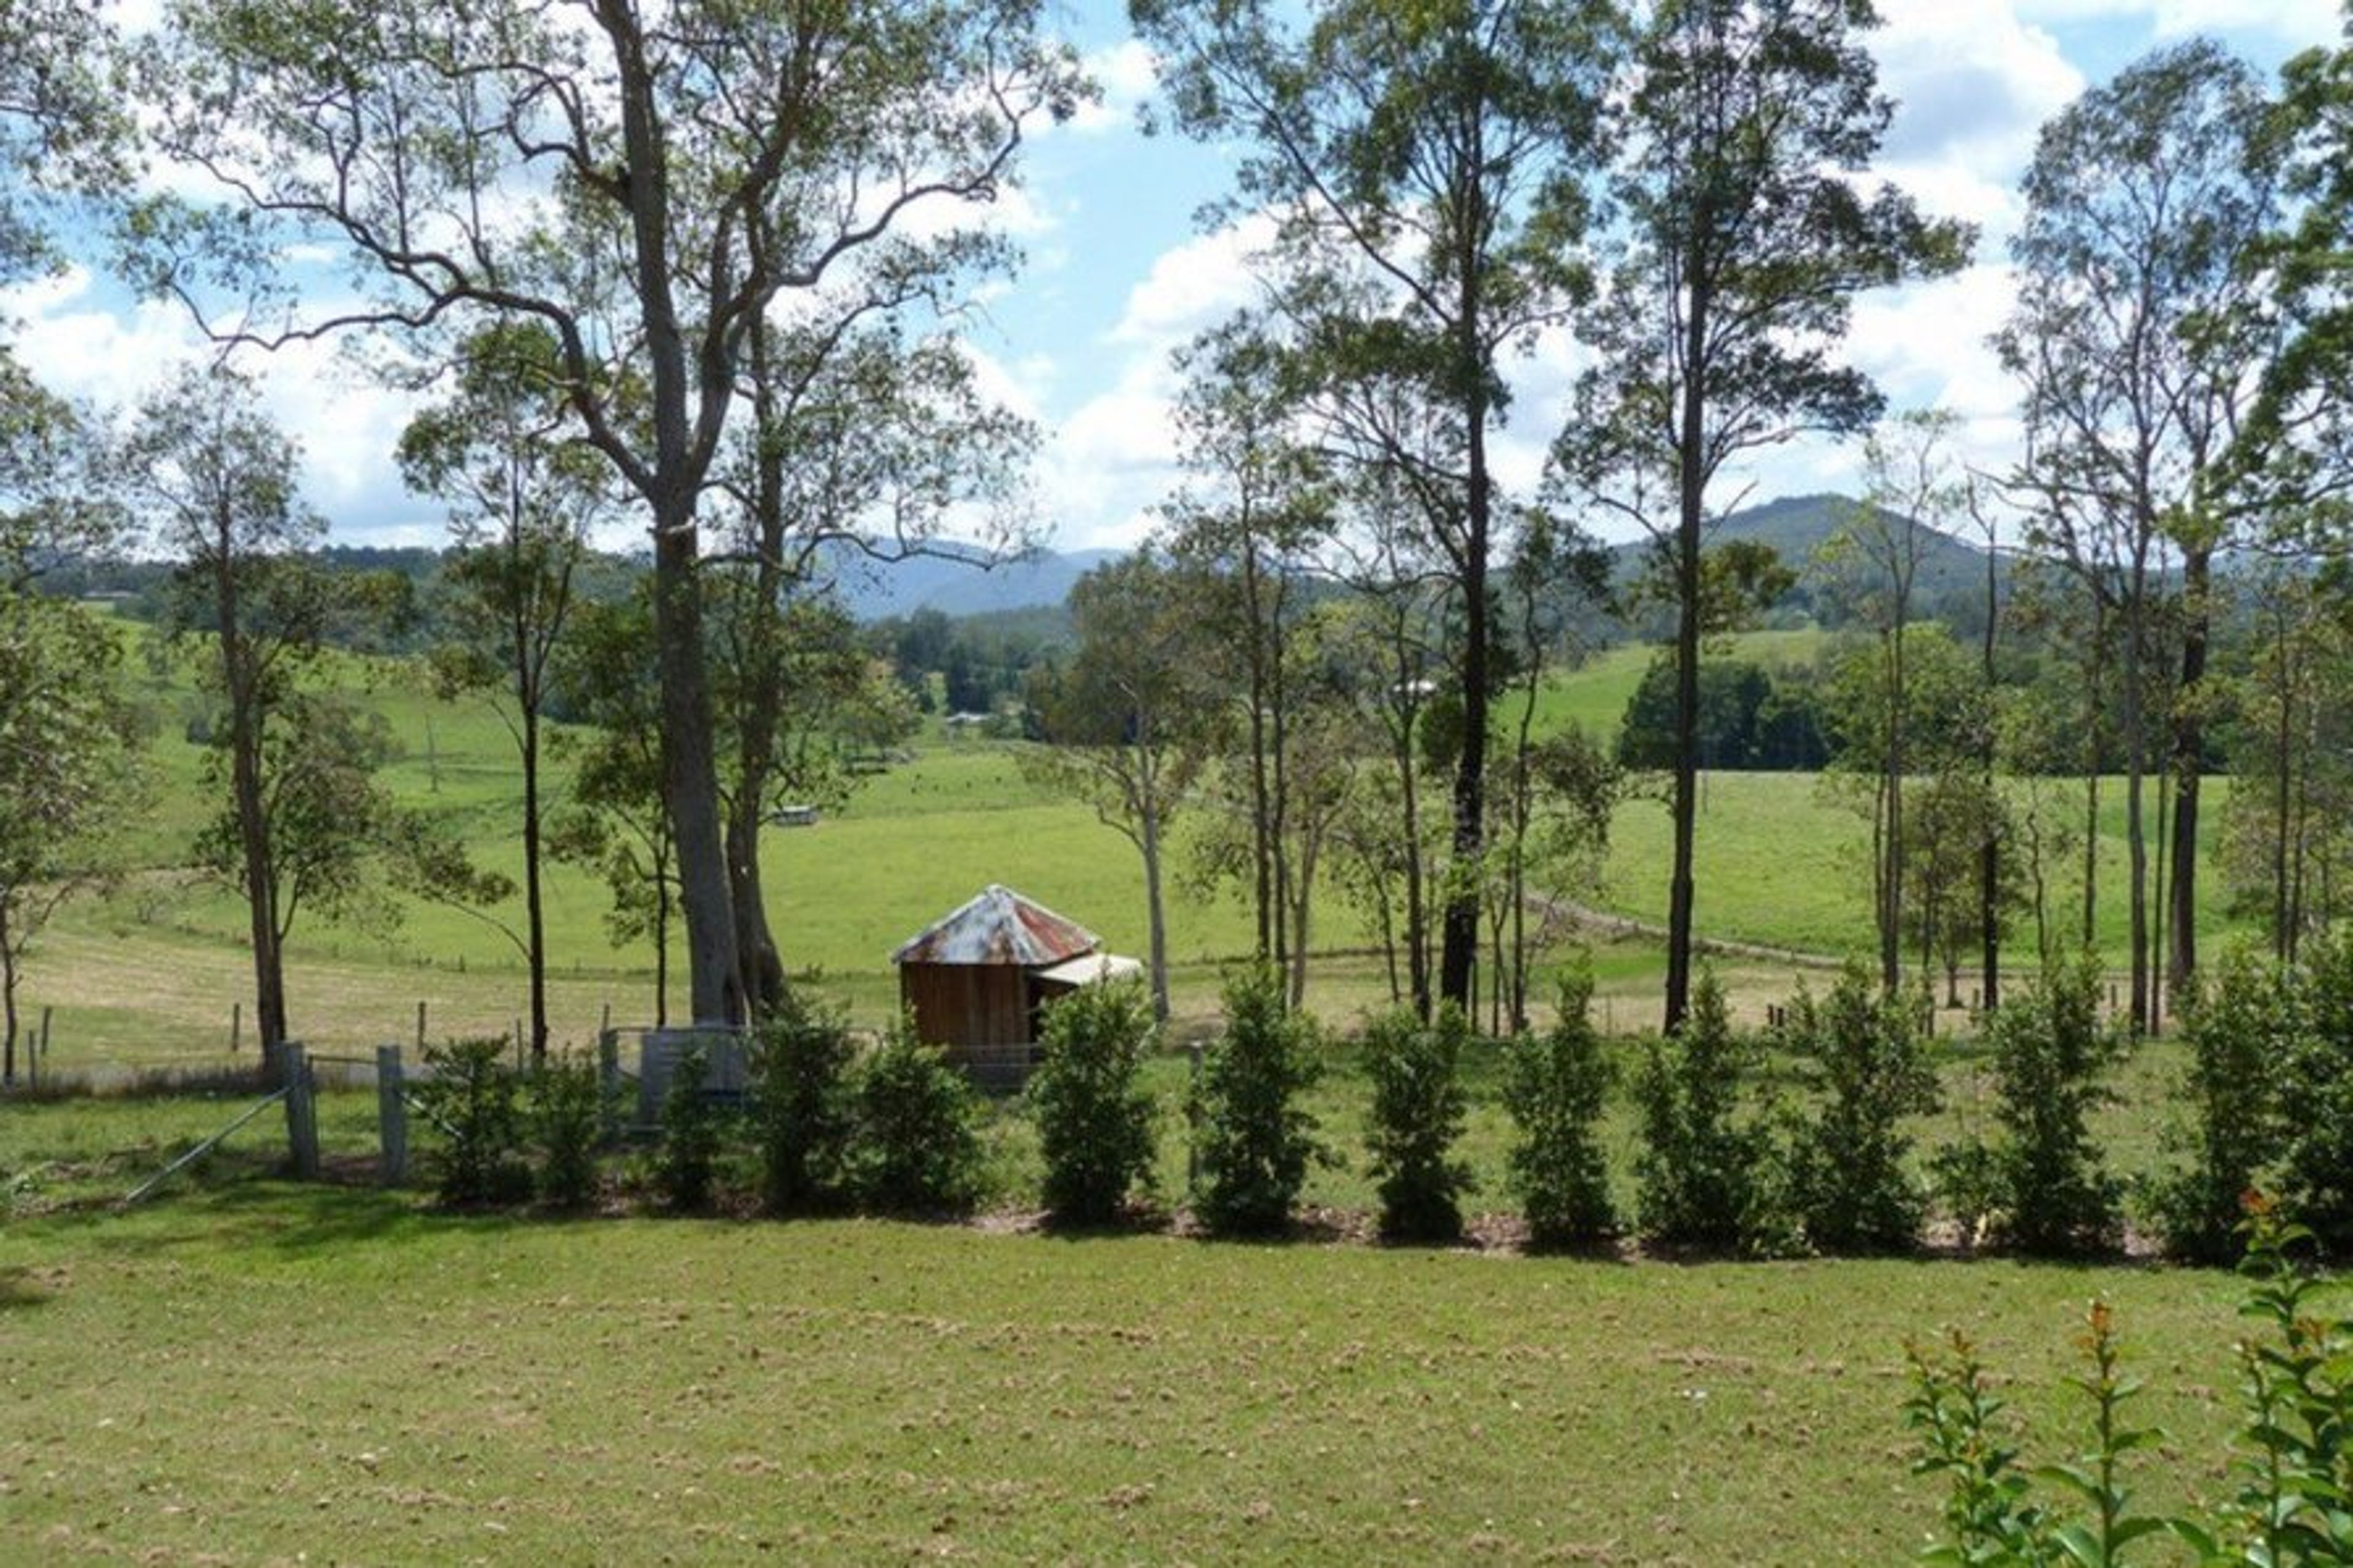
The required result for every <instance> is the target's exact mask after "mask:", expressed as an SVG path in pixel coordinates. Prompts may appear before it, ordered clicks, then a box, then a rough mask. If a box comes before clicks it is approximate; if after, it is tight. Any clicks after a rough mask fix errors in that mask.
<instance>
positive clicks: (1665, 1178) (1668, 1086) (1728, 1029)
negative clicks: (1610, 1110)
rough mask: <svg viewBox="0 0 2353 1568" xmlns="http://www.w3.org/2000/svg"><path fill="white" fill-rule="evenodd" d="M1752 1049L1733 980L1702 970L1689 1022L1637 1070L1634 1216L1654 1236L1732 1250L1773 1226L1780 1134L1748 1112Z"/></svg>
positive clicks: (1653, 1047)
mask: <svg viewBox="0 0 2353 1568" xmlns="http://www.w3.org/2000/svg"><path fill="white" fill-rule="evenodd" d="M1750 1055H1751V1050H1750V1047H1749V1046H1748V1045H1747V1043H1746V1041H1744V1040H1742V1039H1741V1038H1740V1037H1737V1036H1736V1035H1735V1034H1734V1033H1733V1031H1732V1022H1731V1019H1730V1018H1729V1017H1728V1016H1726V1014H1725V1008H1724V987H1723V986H1722V985H1721V984H1718V983H1717V981H1716V978H1715V973H1713V972H1712V971H1705V970H1704V971H1702V972H1701V974H1700V977H1699V984H1697V985H1695V986H1694V987H1693V990H1692V1006H1691V1013H1690V1016H1688V1017H1686V1018H1685V1019H1684V1021H1683V1029H1682V1030H1681V1032H1680V1033H1678V1034H1676V1035H1674V1036H1672V1037H1669V1038H1667V1039H1664V1040H1654V1041H1652V1042H1651V1046H1650V1048H1649V1050H1648V1052H1647V1053H1646V1054H1645V1056H1644V1058H1643V1061H1642V1067H1641V1071H1640V1072H1638V1073H1637V1074H1636V1075H1635V1079H1634V1101H1635V1105H1636V1107H1637V1108H1638V1110H1640V1112H1641V1133H1642V1148H1641V1152H1640V1153H1638V1154H1637V1155H1636V1156H1635V1159H1634V1176H1635V1181H1636V1184H1637V1185H1636V1209H1635V1214H1636V1219H1637V1222H1638V1223H1639V1224H1640V1225H1641V1230H1642V1235H1643V1236H1644V1237H1646V1238H1647V1239H1649V1240H1651V1241H1657V1242H1665V1243H1668V1244H1670V1245H1681V1246H1694V1247H1739V1246H1743V1245H1746V1244H1749V1243H1751V1242H1753V1241H1754V1240H1756V1239H1757V1237H1759V1236H1761V1235H1762V1234H1763V1233H1764V1232H1765V1231H1766V1230H1767V1229H1769V1228H1770V1219H1769V1216H1768V1214H1767V1211H1768V1209H1769V1207H1770V1187H1771V1183H1770V1181H1769V1179H1768V1175H1769V1172H1768V1166H1767V1162H1768V1160H1769V1159H1770V1156H1771V1152H1772V1148H1771V1141H1770V1139H1769V1138H1768V1137H1767V1134H1766V1132H1765V1130H1764V1128H1763V1127H1762V1126H1761V1125H1760V1124H1759V1123H1758V1122H1757V1121H1754V1120H1750V1119H1743V1118H1742V1116H1741V1114H1740V1112H1741V1104H1740V1101H1741V1092H1742V1089H1743V1087H1744V1085H1745V1084H1746V1081H1747V1079H1748V1077H1749V1057H1750Z"/></svg>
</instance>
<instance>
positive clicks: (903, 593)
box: [834, 550, 1120, 621]
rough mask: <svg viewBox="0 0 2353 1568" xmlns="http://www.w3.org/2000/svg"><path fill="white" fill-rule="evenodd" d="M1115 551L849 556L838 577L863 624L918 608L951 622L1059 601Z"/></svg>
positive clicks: (851, 608) (839, 565) (852, 611)
mask: <svg viewBox="0 0 2353 1568" xmlns="http://www.w3.org/2000/svg"><path fill="white" fill-rule="evenodd" d="M1119 553H1120V552H1118V551H1116V550H1071V551H1056V550H1040V551H1038V552H1034V553H1032V554H1029V555H1024V556H1020V557H1018V558H1017V559H1015V560H1012V561H1008V562H1000V563H997V564H994V565H991V564H988V563H986V562H984V561H983V560H981V559H979V558H976V557H959V556H952V555H918V556H915V557H913V558H912V559H909V560H905V561H894V562H878V561H870V560H867V559H865V558H864V557H862V556H855V555H852V556H846V557H844V558H843V559H842V560H841V561H840V562H839V563H837V566H836V570H835V574H834V580H835V584H836V585H837V586H838V587H839V591H840V594H841V598H842V602H843V603H844V604H846V605H849V612H850V614H851V615H853V616H857V617H858V618H859V619H860V620H861V621H879V620H883V619H886V618H888V617H890V616H908V615H913V613H914V612H916V611H917V610H937V611H939V612H940V613H941V614H942V615H944V616H949V617H950V618H952V619H960V618H962V617H963V616H985V615H991V614H995V613H997V612H999V611H1004V610H1026V609H1033V608H1038V607H1040V606H1050V605H1060V604H1061V603H1062V601H1063V600H1065V599H1067V598H1069V597H1070V596H1071V584H1075V583H1076V582H1077V581H1078V580H1079V579H1080V578H1081V577H1083V576H1085V575H1086V574H1087V573H1089V572H1091V571H1092V570H1093V569H1094V568H1095V567H1096V566H1099V565H1101V564H1102V563H1103V562H1105V561H1109V560H1112V559H1113V558H1115V557H1116V556H1117V555H1118V554H1119Z"/></svg>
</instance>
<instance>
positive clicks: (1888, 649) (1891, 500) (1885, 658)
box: [1815, 412, 1967, 996]
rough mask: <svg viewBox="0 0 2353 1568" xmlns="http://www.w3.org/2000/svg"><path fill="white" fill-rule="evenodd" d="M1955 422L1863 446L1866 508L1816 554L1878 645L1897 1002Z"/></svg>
mask: <svg viewBox="0 0 2353 1568" xmlns="http://www.w3.org/2000/svg"><path fill="white" fill-rule="evenodd" d="M1957 423H1958V421H1957V419H1955V418H1954V416H1951V415H1948V414H1936V413H1925V412H1924V413H1915V414H1909V415H1906V416H1904V417H1902V418H1901V419H1899V420H1896V421H1894V422H1893V423H1892V426H1891V427H1888V428H1884V429H1883V430H1881V431H1880V432H1878V433H1876V434H1874V435H1873V437H1871V439H1870V440H1869V441H1868V442H1867V443H1866V445H1865V447H1864V469H1865V472H1866V474H1867V475H1868V479H1867V481H1866V485H1865V494H1864V500H1863V501H1862V504H1861V505H1859V506H1857V507H1855V508H1854V509H1852V511H1851V512H1850V513H1849V514H1848V515H1847V516H1846V517H1844V518H1842V519H1841V520H1840V522H1839V525H1838V528H1837V530H1836V531H1834V532H1832V533H1831V536H1830V537H1829V538H1828V539H1826V540H1824V541H1823V542H1822V544H1821V546H1820V548H1819V549H1818V550H1817V551H1816V552H1815V554H1816V559H1817V561H1818V563H1820V564H1821V565H1822V566H1823V567H1824V568H1826V570H1827V574H1828V576H1829V578H1830V581H1831V587H1832V591H1833V592H1834V593H1836V594H1837V595H1839V596H1841V598H1843V599H1844V600H1846V601H1847V603H1848V605H1850V606H1851V607H1852V609H1853V610H1855V611H1856V612H1858V613H1859V616H1860V618H1861V619H1862V623H1863V625H1864V626H1866V627H1867V628H1868V629H1869V630H1870V632H1871V633H1872V634H1873V637H1875V638H1876V639H1877V646H1876V648H1875V650H1874V651H1875V656H1876V658H1877V660H1878V662H1879V664H1880V666H1881V669H1880V678H1879V682H1878V686H1879V690H1880V693H1881V696H1882V698H1883V700H1884V703H1885V711H1884V713H1883V717H1882V718H1881V720H1880V722H1879V723H1878V725H1877V726H1876V727H1875V731H1874V732H1875V734H1876V736H1877V738H1878V740H1879V742H1880V743H1881V750H1880V754H1879V757H1878V759H1877V761H1878V763H1879V766H1878V769H1877V773H1876V779H1875V788H1874V794H1873V818H1872V833H1871V842H1872V847H1873V865H1872V891H1873V898H1872V912H1873V919H1874V920H1875V921H1876V922H1877V925H1878V929H1879V984H1880V988H1881V990H1882V991H1883V992H1884V993H1885V994H1888V995H1891V996H1892V995H1894V994H1895V992H1896V990H1897V988H1898V986H1899V985H1900V984H1901V983H1902V979H1903V974H1902V944H1903V932H1904V930H1905V915H1904V891H1905V876H1904V866H1905V822H1904V781H1905V773H1906V770H1907V768H1908V767H1909V765H1910V755H1909V747H1908V745H1907V743H1906V742H1907V741H1908V740H1909V736H1910V731H1909V711H1908V704H1909V700H1910V693H1909V689H1908V687H1907V685H1906V677H1907V675H1908V674H1909V673H1910V672H1909V668H1908V665H1907V661H1906V657H1905V656H1906V654H1907V653H1908V652H1909V649H1908V647H1907V646H1906V645H1907V641H1908V639H1909V637H1910V636H1911V631H1912V617H1913V611H1914V601H1913V594H1914V590H1915V587H1916V586H1917V584H1918V583H1919V578H1920V567H1921V563H1923V562H1924V561H1925V560H1926V557H1927V554H1928V552H1929V551H1930V550H1931V549H1932V548H1933V547H1934V545H1935V544H1936V543H1937V542H1940V540H1941V538H1942V537H1943V536H1944V535H1945V534H1947V533H1949V532H1950V531H1951V528H1952V525H1953V524H1954V523H1955V522H1956V521H1958V518H1959V516H1960V514H1961V512H1962V511H1963V510H1964V509H1965V507H1966V505H1967V500H1966V490H1965V489H1964V486H1963V482H1962V481H1961V479H1959V477H1958V476H1957V473H1956V472H1955V466H1954V463H1953V460H1952V458H1951V456H1950V453H1949V450H1948V447H1947V443H1948V441H1949V438H1950V436H1951V433H1952V431H1953V429H1954V427H1955V426H1956V425H1957Z"/></svg>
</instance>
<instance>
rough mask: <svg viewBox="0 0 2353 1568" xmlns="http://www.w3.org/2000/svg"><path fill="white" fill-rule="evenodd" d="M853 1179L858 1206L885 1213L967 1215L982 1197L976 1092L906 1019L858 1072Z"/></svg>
mask: <svg viewBox="0 0 2353 1568" xmlns="http://www.w3.org/2000/svg"><path fill="white" fill-rule="evenodd" d="M855 1105H856V1112H857V1121H856V1133H855V1136H854V1137H853V1139H852V1141H851V1144H850V1161H849V1168H850V1179H851V1184H852V1187H853V1189H854V1190H855V1191H856V1193H857V1194H858V1199H859V1202H860V1204H862V1205H865V1206H866V1207H868V1208H870V1209H874V1210H877V1211H880V1212H881V1213H885V1214H934V1213H940V1212H943V1211H955V1210H961V1209H966V1208H969V1207H971V1206H972V1205H973V1204H974V1203H975V1202H976V1201H977V1200H978V1198H979V1195H980V1170H981V1148H980V1135H979V1134H978V1132H976V1131H975V1130H974V1126H973V1119H974V1114H975V1109H976V1108H975V1106H974V1102H973V1093H972V1086H971V1084H970V1083H968V1082H967V1081H965V1076H964V1074H963V1073H962V1072H960V1071H958V1070H957V1069H956V1068H955V1066H953V1065H952V1064H951V1063H950V1062H949V1061H948V1059H947V1058H946V1057H945V1056H944V1055H943V1054H942V1053H941V1051H940V1050H939V1048H938V1047H934V1046H927V1045H925V1044H923V1042H922V1041H921V1040H918V1039H917V1038H916V1037H915V1026H914V1021H913V1019H911V1018H902V1019H900V1020H899V1022H898V1023H897V1024H896V1025H895V1026H892V1030H891V1033H890V1035H889V1036H888V1037H886V1038H885V1039H884V1040H883V1042H882V1044H881V1046H880V1047H877V1048H876V1049H875V1050H874V1051H873V1052H871V1054H870V1055H869V1056H868V1057H867V1058H866V1059H865V1061H864V1062H863V1063H861V1064H860V1068H859V1070H858V1074H857V1080H856V1089H855Z"/></svg>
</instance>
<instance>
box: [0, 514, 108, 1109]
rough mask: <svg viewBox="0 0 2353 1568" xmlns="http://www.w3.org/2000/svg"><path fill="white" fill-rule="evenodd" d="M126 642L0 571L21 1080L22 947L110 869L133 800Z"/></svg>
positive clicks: (3, 739) (7, 904)
mask: <svg viewBox="0 0 2353 1568" xmlns="http://www.w3.org/2000/svg"><path fill="white" fill-rule="evenodd" d="M10 553H13V552H10ZM13 566H14V563H12V562H7V561H6V560H5V558H0V567H13ZM122 648H123V645H122V641H121V638H120V637H116V636H115V635H114V634H113V631H112V630H111V628H110V627H109V626H106V625H105V624H103V623H102V622H101V621H100V620H99V619H98V618H97V617H95V616H91V615H90V614H89V613H88V612H87V611H86V610H84V609H83V608H82V606H80V605H75V604H73V603H71V602H69V601H68V600H65V599H62V598H58V597H57V596H54V595H48V594H44V593H41V592H39V591H37V590H36V589H34V588H32V587H30V586H28V585H26V584H25V583H24V582H22V581H21V580H20V579H19V578H18V577H17V576H16V573H15V571H10V572H9V573H8V574H7V575H6V576H5V577H0V1083H13V1082H14V1081H15V1080H16V1069H17V1052H16V1043H17V1039H18V1019H17V986H18V984H19V982H20V981H21V980H22V979H23V976H24V968H25V962H26V957H27V955H28V951H29V949H30V948H31V947H32V945H33V944H34V943H35V942H37V939H38V938H39V936H40V933H41V931H42V930H43V928H44V927H46V926H47V924H48V921H49V919H50V917H51V916H52V915H54V914H55V913H56V912H57V911H58V908H59V907H60V906H61V905H62V904H63V903H64V901H65V900H68V899H69V898H71V897H73V896H74V895H75V894H77V893H79V892H83V891H86V890H87V889H90V888H91V887H92V886H94V885H97V884H99V883H101V882H102V881H104V880H105V879H107V877H108V876H109V874H110V872H109V865H110V861H111V859H112V858H113V857H112V855H111V853H110V840H116V841H118V842H119V839H118V838H117V835H116V831H115V830H116V829H117V828H119V827H120V826H121V818H122V816H123V814H124V813H125V812H126V811H128V810H129V809H131V808H132V806H133V805H134V804H135V801H136V798H137V790H138V785H139V768H138V762H137V759H138V753H139V750H140V747H141V744H142V732H141V730H140V728H139V725H138V722H137V717H138V716H137V713H136V710H134V708H133V707H132V703H131V702H130V701H129V700H127V698H126V695H125V693H124V690H123V686H122Z"/></svg>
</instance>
